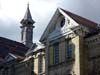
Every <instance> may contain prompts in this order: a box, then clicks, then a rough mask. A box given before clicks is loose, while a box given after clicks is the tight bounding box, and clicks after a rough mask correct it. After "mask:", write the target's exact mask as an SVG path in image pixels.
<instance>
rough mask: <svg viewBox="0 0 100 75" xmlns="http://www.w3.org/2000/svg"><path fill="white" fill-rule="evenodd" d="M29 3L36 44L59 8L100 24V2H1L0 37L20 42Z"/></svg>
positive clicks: (12, 0)
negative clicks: (33, 22) (21, 27)
mask: <svg viewBox="0 0 100 75" xmlns="http://www.w3.org/2000/svg"><path fill="white" fill-rule="evenodd" d="M28 1H29V4H30V11H31V14H32V18H33V20H34V21H35V22H36V23H35V24H34V25H35V28H34V36H33V37H34V39H33V40H34V42H37V41H38V40H39V38H40V37H41V35H42V33H43V31H44V29H45V28H46V26H47V24H48V22H49V21H50V19H51V17H52V16H53V14H54V12H55V11H56V9H57V7H61V8H63V9H66V10H67V11H70V12H73V13H75V14H77V15H80V16H83V17H85V18H87V19H90V20H92V21H94V22H97V23H100V0H0V36H2V37H6V38H9V39H12V40H16V41H19V42H20V32H21V29H20V26H21V24H20V21H21V19H22V18H23V16H24V14H25V11H26V7H27V3H28Z"/></svg>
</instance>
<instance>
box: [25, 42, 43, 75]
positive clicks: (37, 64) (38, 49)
mask: <svg viewBox="0 0 100 75" xmlns="http://www.w3.org/2000/svg"><path fill="white" fill-rule="evenodd" d="M33 46H34V47H33V48H34V49H30V50H29V51H28V52H27V55H28V56H32V57H33V58H34V75H45V49H44V48H45V46H44V45H43V44H40V43H35V44H34V45H33Z"/></svg>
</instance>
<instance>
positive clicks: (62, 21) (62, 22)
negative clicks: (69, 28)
mask: <svg viewBox="0 0 100 75" xmlns="http://www.w3.org/2000/svg"><path fill="white" fill-rule="evenodd" d="M64 24H65V19H64V18H63V19H62V20H61V23H60V26H61V27H63V26H64Z"/></svg>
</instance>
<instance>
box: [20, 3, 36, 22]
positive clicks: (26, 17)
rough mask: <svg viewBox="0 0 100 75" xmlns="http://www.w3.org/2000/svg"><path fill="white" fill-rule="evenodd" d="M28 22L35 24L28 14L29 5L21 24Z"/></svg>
mask: <svg viewBox="0 0 100 75" xmlns="http://www.w3.org/2000/svg"><path fill="white" fill-rule="evenodd" d="M27 21H28V22H30V23H32V24H33V23H35V21H34V20H33V19H32V16H31V13H30V9H29V4H28V6H27V9H26V12H25V15H24V18H23V19H22V21H21V23H22V24H23V23H26V22H27Z"/></svg>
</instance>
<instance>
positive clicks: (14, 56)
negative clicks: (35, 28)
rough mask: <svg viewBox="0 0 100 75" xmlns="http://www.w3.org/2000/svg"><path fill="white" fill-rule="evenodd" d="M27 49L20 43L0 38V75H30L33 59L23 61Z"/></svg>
mask: <svg viewBox="0 0 100 75" xmlns="http://www.w3.org/2000/svg"><path fill="white" fill-rule="evenodd" d="M28 49H29V48H28V47H26V46H25V45H24V44H22V43H19V42H16V41H13V40H9V39H6V38H3V37H0V59H1V60H0V75H32V70H33V69H32V66H33V65H34V64H32V63H33V58H30V59H28V61H24V60H25V59H26V56H25V54H26V53H27V51H28ZM27 65H28V66H27ZM26 69H27V71H26Z"/></svg>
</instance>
